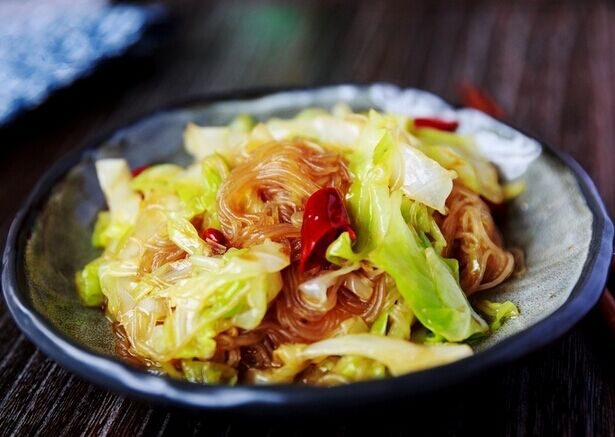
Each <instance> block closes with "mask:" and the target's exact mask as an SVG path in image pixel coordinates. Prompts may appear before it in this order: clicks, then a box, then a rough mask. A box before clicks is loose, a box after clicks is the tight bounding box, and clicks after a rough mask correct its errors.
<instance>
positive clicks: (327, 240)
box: [299, 187, 356, 271]
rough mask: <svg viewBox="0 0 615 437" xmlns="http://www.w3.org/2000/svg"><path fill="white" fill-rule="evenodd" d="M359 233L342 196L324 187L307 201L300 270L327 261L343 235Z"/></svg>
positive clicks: (333, 189)
mask: <svg viewBox="0 0 615 437" xmlns="http://www.w3.org/2000/svg"><path fill="white" fill-rule="evenodd" d="M342 232H348V233H349V234H350V238H351V239H353V240H354V239H355V238H356V234H355V232H354V230H353V229H352V226H351V225H350V219H349V218H348V212H347V211H346V206H345V205H344V201H343V199H342V196H341V195H340V193H339V192H338V191H337V190H336V189H335V188H331V187H328V188H321V189H319V190H317V191H315V192H314V193H312V195H311V196H310V197H309V198H308V200H307V202H306V203H305V210H304V212H303V225H302V226H301V260H300V262H299V268H300V270H301V271H305V270H309V269H311V268H313V267H316V266H318V265H322V264H323V263H325V262H326V260H325V253H326V251H327V247H329V245H330V244H331V243H332V242H333V241H334V240H335V239H336V238H337V237H338V236H339V235H340V234H341V233H342Z"/></svg>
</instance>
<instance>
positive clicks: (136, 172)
mask: <svg viewBox="0 0 615 437" xmlns="http://www.w3.org/2000/svg"><path fill="white" fill-rule="evenodd" d="M150 167H151V166H150V165H142V166H140V167H135V168H133V169H132V171H131V172H130V174H131V175H132V177H133V178H136V177H137V176H139V175H140V174H141V173H143V172H144V171H145V170H147V169H148V168H150Z"/></svg>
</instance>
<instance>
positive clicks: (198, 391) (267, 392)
mask: <svg viewBox="0 0 615 437" xmlns="http://www.w3.org/2000/svg"><path fill="white" fill-rule="evenodd" d="M375 84H385V85H391V84H390V83H382V82H375V83H338V84H328V85H320V86H302V87H261V88H246V89H238V90H231V91H227V92H221V93H206V94H202V95H195V96H191V97H188V98H186V99H181V100H179V101H176V102H172V103H170V104H167V105H162V106H161V107H160V108H159V109H154V110H151V111H145V112H144V113H142V114H140V115H138V116H136V117H134V118H132V119H130V120H129V121H128V122H126V123H122V124H121V125H120V126H118V127H113V126H112V127H111V128H110V129H109V130H108V131H106V132H104V133H103V134H102V135H99V136H98V137H97V138H96V139H95V140H94V141H91V142H89V143H88V144H86V145H85V147H78V148H77V149H76V150H74V151H72V152H70V153H68V154H66V155H64V156H62V157H60V158H59V159H58V160H57V161H55V162H54V163H53V164H52V165H51V167H49V168H48V169H47V170H46V171H45V173H44V174H43V175H42V177H41V178H40V179H39V180H38V182H37V183H36V184H35V186H34V188H33V189H32V191H31V192H30V194H29V195H28V197H27V198H26V200H25V202H23V204H22V205H21V206H20V208H19V210H18V212H17V214H16V216H15V218H14V220H13V221H12V223H11V226H10V230H9V233H8V236H7V239H6V243H5V248H4V254H3V258H2V291H3V296H4V300H5V303H6V306H7V308H8V310H9V313H10V314H11V316H12V318H13V320H14V321H15V322H16V323H17V325H18V326H19V328H20V330H21V331H22V333H23V334H24V335H26V337H28V338H29V339H30V340H31V341H32V342H33V343H34V344H35V345H36V346H37V347H38V348H39V349H41V350H42V351H43V352H44V353H45V354H46V355H47V356H48V357H50V358H51V359H53V360H54V361H56V362H57V363H59V364H60V365H61V366H63V367H64V368H66V369H68V370H69V371H71V372H73V373H75V374H77V375H79V376H80V377H82V378H84V379H86V380H88V381H90V382H92V383H94V384H96V385H97V386H99V387H103V388H107V389H112V390H114V391H117V392H121V393H124V394H128V395H132V396H135V397H138V398H141V399H146V400H149V401H153V402H156V403H162V404H173V405H178V406H183V407H190V408H198V409H206V410H211V411H221V410H224V411H230V410H233V411H238V412H239V411H243V412H247V411H248V410H251V411H258V412H259V413H261V412H262V411H260V408H267V407H269V408H268V410H271V411H273V410H275V411H276V412H277V413H286V412H288V411H290V410H295V411H300V410H296V409H297V407H305V406H310V407H312V411H314V408H316V409H317V410H320V411H325V410H328V409H330V408H332V407H349V406H358V405H367V404H374V403H377V402H381V401H385V400H390V399H393V398H396V397H401V396H420V395H423V394H426V393H433V392H436V391H438V390H440V389H442V388H444V387H446V386H450V385H453V384H457V383H460V382H462V381H464V380H468V379H470V378H471V377H472V376H475V375H476V374H477V373H478V372H479V371H485V370H488V369H492V368H494V367H495V366H497V365H502V364H504V363H508V362H511V361H514V360H516V359H519V358H520V357H521V356H524V355H527V354H529V353H530V352H533V351H535V350H537V349H539V348H541V347H543V346H545V345H546V344H547V343H550V342H552V341H554V340H556V339H557V338H559V337H560V336H561V335H563V334H564V333H565V332H567V331H568V330H570V329H571V328H572V327H573V326H574V325H575V324H576V323H577V322H578V321H579V320H580V319H581V318H582V317H583V316H585V315H586V314H587V313H588V312H589V310H590V309H591V308H592V307H593V306H594V305H595V304H596V302H597V301H598V299H599V297H600V295H601V294H602V290H603V288H604V285H605V283H606V280H607V275H608V271H609V267H610V262H611V257H612V252H613V224H612V222H611V220H610V218H609V216H608V213H607V211H606V208H605V206H604V203H603V201H602V198H601V197H600V195H599V193H598V191H597V189H596V186H595V184H594V182H593V181H592V179H591V178H590V176H589V175H588V174H587V173H586V172H585V170H584V169H583V168H582V167H581V165H580V164H579V163H577V162H576V161H575V160H574V159H573V158H572V156H570V155H569V154H567V153H565V152H562V151H560V150H557V149H555V148H554V147H552V146H551V145H549V144H548V143H546V142H544V141H541V140H540V139H538V138H536V136H535V135H530V134H527V133H526V132H525V131H523V130H521V129H518V128H516V127H515V126H514V125H511V124H509V123H505V122H503V123H504V124H505V125H507V126H510V127H512V128H514V129H515V130H518V131H520V132H522V133H524V134H525V135H527V136H528V137H530V138H533V139H535V140H536V141H538V142H539V143H540V145H541V146H542V148H543V152H545V153H548V154H549V155H550V156H552V157H554V158H555V159H557V160H559V161H560V162H561V163H562V164H564V165H565V166H566V167H567V168H568V169H569V170H570V171H571V172H572V174H573V175H574V176H575V180H576V182H577V184H578V185H579V188H580V189H581V193H582V195H583V198H584V199H585V201H586V203H587V206H588V208H589V210H590V211H591V213H592V216H593V222H592V237H591V241H590V247H589V251H588V257H587V259H586V261H585V264H584V266H583V270H582V272H581V275H580V277H579V279H578V281H577V283H576V284H575V285H574V287H573V288H572V291H571V293H570V296H568V298H567V299H566V301H565V302H564V303H563V304H562V305H561V306H560V307H559V308H558V309H557V310H555V311H554V312H553V313H552V314H550V315H548V316H547V317H546V318H544V319H543V320H540V321H539V322H537V323H536V324H534V325H532V326H530V327H528V328H526V329H524V330H522V331H520V332H518V333H515V334H513V335H512V336H510V337H508V338H506V339H503V340H502V341H500V342H499V343H497V344H495V345H493V346H491V347H489V348H488V349H486V350H484V351H480V352H477V353H476V354H474V355H472V356H470V357H468V358H465V359H463V360H460V361H456V362H453V363H450V364H447V365H444V366H439V367H435V368H431V369H426V370H423V371H419V372H415V373H410V374H407V375H403V376H398V377H391V378H385V379H382V380H372V381H364V382H357V383H352V384H348V385H342V386H336V387H330V388H322V387H311V386H299V385H291V384H286V385H271V386H250V385H238V386H234V387H228V386H207V385H201V384H194V383H189V382H185V381H180V380H173V379H171V378H168V377H165V376H158V375H154V374H152V373H149V372H147V371H145V370H141V369H137V368H134V367H132V366H130V365H129V364H126V363H123V362H121V361H120V360H118V359H116V358H113V357H109V356H106V355H103V354H100V353H98V352H95V351H90V350H87V349H84V348H82V347H81V346H79V344H78V343H77V342H75V341H73V340H71V339H69V338H68V337H66V336H64V335H63V334H62V333H60V332H59V331H57V330H56V329H55V328H54V327H53V325H52V323H51V322H49V321H48V320H47V319H46V318H45V316H43V315H42V314H40V313H39V312H38V311H36V310H35V309H34V308H33V307H31V306H30V305H29V303H28V302H27V300H26V296H25V293H22V292H21V291H20V278H19V274H20V271H19V268H20V267H19V265H18V261H19V260H20V259H23V254H24V250H25V244H26V242H27V237H28V236H29V234H30V232H31V230H32V226H33V224H34V220H35V218H36V216H37V213H38V211H39V208H40V207H41V206H42V205H43V204H44V203H45V201H46V200H47V199H48V196H49V193H50V192H51V190H52V189H53V187H54V186H55V185H56V183H57V182H58V181H59V180H60V179H61V178H62V177H64V175H66V174H67V173H68V172H69V171H70V169H72V168H73V167H74V166H75V165H77V164H78V163H79V162H80V161H81V160H82V159H83V158H86V157H87V155H88V154H91V153H93V152H94V151H96V150H97V149H98V148H99V147H100V146H102V145H104V143H105V140H108V139H110V138H112V137H113V135H114V134H115V133H117V132H119V131H121V130H124V129H126V128H129V127H131V126H134V125H135V124H136V123H138V122H139V121H142V120H145V119H148V118H151V117H154V116H156V115H157V114H161V113H165V112H172V111H174V110H180V109H188V108H190V107H194V106H196V105H207V104H212V103H216V102H222V101H239V100H248V99H254V98H258V97H264V96H267V95H270V94H275V93H282V92H293V91H316V90H322V89H324V88H333V87H339V86H352V87H356V88H364V87H370V86H372V85H375ZM399 88H400V89H401V90H404V89H409V88H410V87H403V86H399ZM413 89H417V90H421V89H419V88H413ZM421 91H424V90H421ZM430 94H432V95H435V96H437V97H439V98H441V97H440V96H438V95H437V94H434V93H431V92H430ZM443 100H445V99H443ZM445 101H446V100H445ZM447 103H448V102H447ZM22 270H23V267H22ZM271 407H276V408H275V409H274V408H271Z"/></svg>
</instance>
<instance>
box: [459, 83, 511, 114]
mask: <svg viewBox="0 0 615 437" xmlns="http://www.w3.org/2000/svg"><path fill="white" fill-rule="evenodd" d="M460 92H461V102H462V103H463V104H464V105H465V106H469V107H470V108H474V109H478V110H479V111H482V112H484V113H485V114H489V115H491V116H492V117H495V118H502V117H503V116H504V111H503V110H502V108H501V107H500V105H498V104H497V103H496V102H495V100H494V99H493V98H492V97H491V96H489V94H487V93H486V92H485V91H483V90H481V89H479V88H477V87H475V86H474V85H470V84H467V83H464V84H462V85H461V88H460Z"/></svg>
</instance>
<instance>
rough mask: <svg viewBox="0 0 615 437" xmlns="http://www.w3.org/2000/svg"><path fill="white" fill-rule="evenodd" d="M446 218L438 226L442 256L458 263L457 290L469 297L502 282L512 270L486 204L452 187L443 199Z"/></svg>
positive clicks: (459, 188) (456, 186) (462, 189)
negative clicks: (443, 247) (442, 247)
mask: <svg viewBox="0 0 615 437" xmlns="http://www.w3.org/2000/svg"><path fill="white" fill-rule="evenodd" d="M446 206H447V207H448V210H449V211H448V215H447V216H446V217H444V218H443V219H442V221H441V223H440V229H441V231H442V234H443V235H444V238H445V239H446V242H447V246H446V248H445V250H444V254H443V255H444V256H446V257H451V258H456V259H457V260H459V274H460V282H461V287H462V288H463V290H464V291H465V292H466V294H468V295H471V294H472V293H475V292H477V291H480V290H486V289H488V288H493V287H495V286H497V285H498V284H501V283H502V282H504V281H505V280H506V279H507V278H508V277H509V276H510V275H511V273H512V272H513V270H514V268H515V259H514V257H513V255H512V253H511V252H509V251H507V250H505V249H504V248H503V241H502V237H501V235H500V233H499V231H498V229H497V227H496V225H495V222H494V221H493V217H492V216H491V211H490V210H489V207H488V206H487V204H486V203H485V202H484V201H483V200H482V199H481V198H480V197H479V196H478V195H477V194H476V193H474V192H473V191H470V190H469V189H467V188H465V187H463V186H460V185H455V186H454V187H453V191H452V192H451V194H450V196H449V197H448V199H447V202H446Z"/></svg>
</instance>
